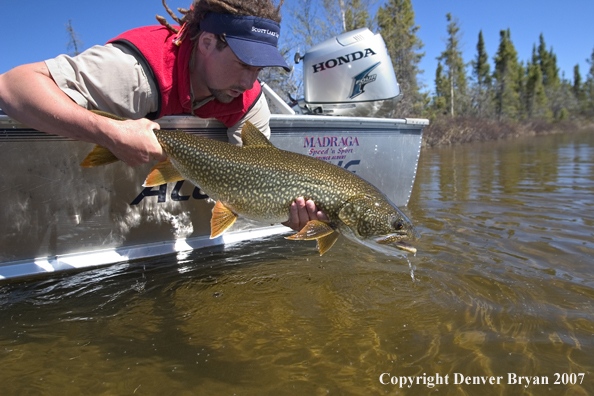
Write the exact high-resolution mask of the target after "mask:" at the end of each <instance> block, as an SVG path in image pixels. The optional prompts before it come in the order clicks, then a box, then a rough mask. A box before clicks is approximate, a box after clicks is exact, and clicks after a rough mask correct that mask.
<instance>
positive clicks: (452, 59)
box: [437, 13, 468, 116]
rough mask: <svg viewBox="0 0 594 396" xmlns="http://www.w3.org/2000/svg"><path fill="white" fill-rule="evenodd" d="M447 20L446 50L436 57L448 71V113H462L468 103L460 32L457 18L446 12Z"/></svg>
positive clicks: (452, 114)
mask: <svg viewBox="0 0 594 396" xmlns="http://www.w3.org/2000/svg"><path fill="white" fill-rule="evenodd" d="M446 19H447V21H448V22H449V23H448V26H447V32H448V38H447V40H446V50H445V51H443V52H442V53H441V55H440V56H439V57H438V58H437V59H438V60H440V61H443V62H444V64H445V66H446V68H447V73H448V81H449V83H450V89H449V93H448V94H447V95H446V101H447V103H448V107H449V113H450V115H451V116H454V115H455V114H456V113H464V112H465V110H466V108H467V103H468V92H467V85H468V84H467V78H466V65H465V64H464V59H463V58H462V51H461V50H460V40H461V36H462V33H461V32H460V26H459V23H458V19H457V18H454V17H452V14H450V13H448V14H446Z"/></svg>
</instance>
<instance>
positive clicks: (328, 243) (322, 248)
mask: <svg viewBox="0 0 594 396" xmlns="http://www.w3.org/2000/svg"><path fill="white" fill-rule="evenodd" d="M338 235H339V234H338V232H336V231H334V232H333V233H332V234H328V235H326V236H325V237H321V238H319V239H318V252H320V256H321V255H323V254H324V253H326V252H327V251H328V250H330V248H331V247H332V246H334V243H335V242H336V240H337V239H338Z"/></svg>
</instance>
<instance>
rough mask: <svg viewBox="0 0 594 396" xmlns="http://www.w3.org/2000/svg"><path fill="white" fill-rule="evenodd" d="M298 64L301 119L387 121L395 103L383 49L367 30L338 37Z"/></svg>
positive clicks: (390, 69)
mask: <svg viewBox="0 0 594 396" xmlns="http://www.w3.org/2000/svg"><path fill="white" fill-rule="evenodd" d="M300 60H303V84H304V96H305V97H304V99H303V100H301V101H299V102H298V108H297V106H295V107H293V109H294V110H295V111H296V112H301V113H302V114H323V115H336V116H353V117H390V116H391V114H392V112H393V111H394V107H395V105H396V103H397V102H398V101H399V100H400V99H401V97H402V96H401V92H400V86H399V85H398V82H397V81H396V75H395V73H394V68H393V67H392V61H391V59H390V55H389V54H388V50H387V48H386V44H385V43H384V40H383V39H382V36H381V35H379V34H373V33H372V32H371V31H370V30H369V29H368V28H362V29H357V30H353V31H351V32H347V33H343V34H341V35H339V36H336V37H334V38H332V39H329V40H326V41H324V42H323V43H320V44H318V45H316V46H314V47H312V48H311V49H310V50H309V51H307V52H306V53H305V55H303V56H301V55H299V54H296V55H295V63H299V61H300Z"/></svg>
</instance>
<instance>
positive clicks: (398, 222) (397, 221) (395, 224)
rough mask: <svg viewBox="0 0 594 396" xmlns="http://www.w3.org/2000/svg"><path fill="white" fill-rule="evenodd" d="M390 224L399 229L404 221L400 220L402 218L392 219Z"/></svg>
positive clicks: (402, 226)
mask: <svg viewBox="0 0 594 396" xmlns="http://www.w3.org/2000/svg"><path fill="white" fill-rule="evenodd" d="M392 226H393V227H394V229H395V230H401V229H403V228H404V223H403V222H402V220H398V219H396V220H394V223H393V224H392Z"/></svg>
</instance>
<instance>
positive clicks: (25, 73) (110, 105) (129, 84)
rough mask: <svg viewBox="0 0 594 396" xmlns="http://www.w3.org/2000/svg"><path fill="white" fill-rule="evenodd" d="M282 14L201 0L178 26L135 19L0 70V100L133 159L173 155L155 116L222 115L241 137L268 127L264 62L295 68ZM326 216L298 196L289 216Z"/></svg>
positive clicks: (11, 110)
mask: <svg viewBox="0 0 594 396" xmlns="http://www.w3.org/2000/svg"><path fill="white" fill-rule="evenodd" d="M281 4H282V2H281ZM254 10H256V11H254ZM168 11H169V10H168ZM254 13H255V14H256V15H252V14H254ZM170 14H172V13H170ZM280 19H281V18H280V5H279V6H278V7H274V5H273V4H272V2H271V1H270V0H196V1H195V2H194V4H193V6H192V8H191V9H190V10H188V11H187V12H186V14H185V16H184V17H183V19H181V20H178V21H179V22H180V25H182V26H181V28H180V29H177V28H174V27H172V26H170V25H169V24H167V23H163V22H162V24H164V25H165V26H148V27H143V28H138V29H133V30H130V31H128V32H125V33H123V34H122V35H120V36H118V37H116V38H115V39H113V40H110V41H109V42H108V44H106V45H104V46H95V47H92V48H90V49H89V50H87V51H85V52H83V53H82V54H80V55H78V56H75V57H69V56H66V55H60V56H58V57H57V58H54V59H50V60H47V61H45V62H39V63H33V64H28V65H22V66H19V67H16V68H14V69H12V70H10V71H8V72H7V73H5V74H2V75H0V108H2V110H4V111H5V112H6V114H8V115H9V116H11V117H13V118H15V119H16V120H19V121H20V122H22V123H24V124H26V125H28V126H30V127H32V128H35V129H38V130H41V131H45V132H48V133H52V134H56V135H61V136H66V137H70V138H73V139H77V140H82V141H86V142H91V143H95V144H99V145H101V146H104V147H106V148H108V149H109V150H110V151H111V152H112V153H114V154H115V155H116V156H117V157H118V158H120V159H121V160H122V161H124V162H126V163H127V164H128V165H131V166H137V165H140V164H144V163H146V162H149V161H151V160H158V161H163V160H165V159H166V158H167V157H166V154H165V153H164V152H163V149H162V147H161V145H160V144H159V142H158V141H157V139H156V137H155V135H154V134H153V132H152V131H153V129H159V128H160V127H159V124H157V123H156V122H154V121H151V119H156V118H159V117H162V116H166V115H171V114H187V113H189V114H194V115H196V116H199V117H203V118H210V117H214V118H217V119H219V120H220V121H222V122H223V123H224V124H225V125H226V126H227V128H228V135H229V140H230V142H231V143H235V144H238V143H240V141H241V139H240V130H241V127H242V125H243V123H244V122H245V121H246V120H249V121H250V122H252V123H253V124H254V125H256V126H257V127H258V128H259V129H260V130H262V131H263V132H264V134H266V135H267V136H270V127H269V125H268V123H269V118H270V111H269V109H268V105H267V103H266V100H265V98H264V96H263V95H262V92H261V87H260V84H259V83H258V82H257V77H258V74H259V72H260V71H261V70H262V68H264V67H283V68H285V69H286V70H288V69H289V68H288V65H287V64H286V62H285V60H284V59H283V57H282V56H281V54H280V53H279V52H278V49H277V41H278V37H279V34H280ZM89 110H103V111H107V112H110V113H113V114H116V115H119V116H122V117H125V118H129V120H127V121H116V120H112V119H109V118H105V117H101V116H98V115H96V114H94V113H92V112H90V111H89ZM149 118H150V119H149ZM318 218H322V219H325V218H326V217H325V216H324V215H323V214H322V213H321V212H318V211H317V210H316V207H315V204H314V203H313V202H312V201H307V202H304V200H303V199H302V198H299V199H297V200H296V202H294V203H293V205H292V207H291V211H290V218H289V221H287V222H286V223H285V225H287V226H289V227H291V228H293V229H295V230H299V229H301V228H302V227H304V226H305V223H307V221H309V220H315V219H318Z"/></svg>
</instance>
